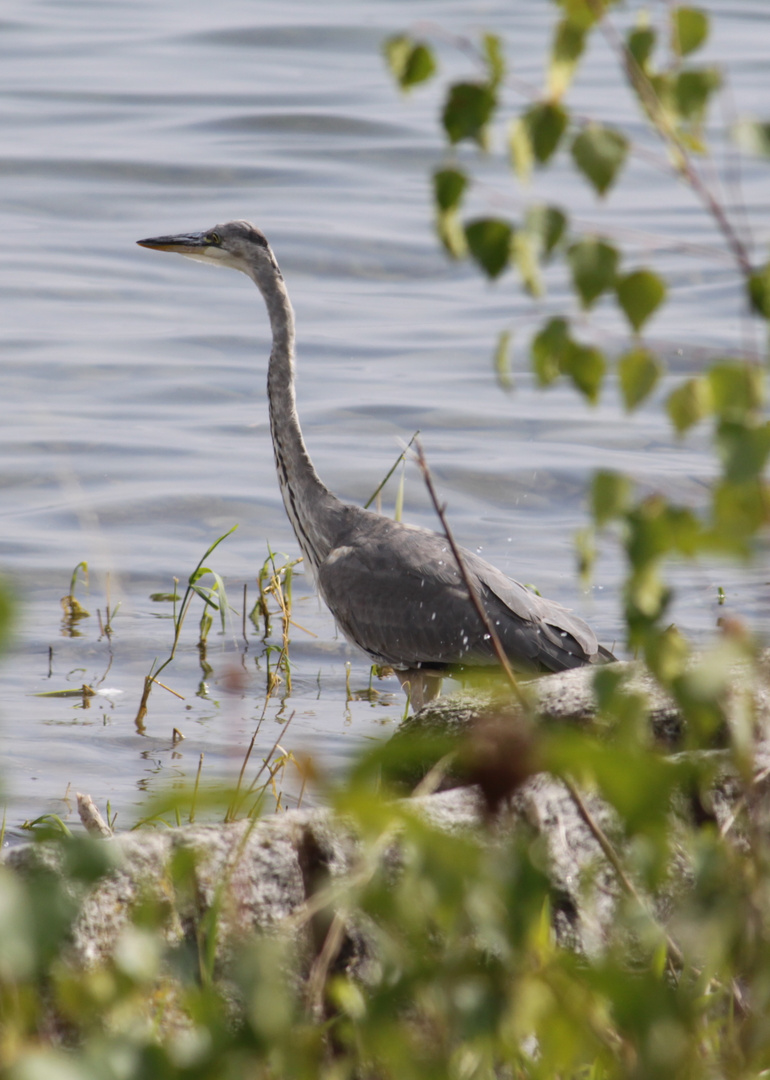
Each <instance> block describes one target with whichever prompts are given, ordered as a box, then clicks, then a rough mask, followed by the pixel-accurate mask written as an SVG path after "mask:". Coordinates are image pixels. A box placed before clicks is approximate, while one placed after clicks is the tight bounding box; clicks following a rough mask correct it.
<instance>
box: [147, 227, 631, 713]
mask: <svg viewBox="0 0 770 1080" xmlns="http://www.w3.org/2000/svg"><path fill="white" fill-rule="evenodd" d="M138 243H139V244H140V245H141V246H142V247H147V248H153V249H156V250H160V251H175V252H178V253H179V254H180V255H186V256H187V257H188V258H191V259H197V260H199V261H200V262H206V263H210V264H213V265H215V266H228V267H231V268H232V269H233V270H240V271H242V272H243V273H244V274H246V275H248V277H250V278H251V280H252V281H253V282H254V284H255V285H256V286H257V288H258V289H259V291H260V292H261V293H262V297H263V299H264V301H265V304H266V306H267V313H268V317H269V320H270V328H271V331H272V338H273V343H272V351H271V353H270V361H269V364H268V369H267V397H268V407H269V413H270V429H271V433H272V439H273V447H274V451H275V464H276V469H277V472H278V483H279V485H280V488H281V494H282V496H283V503H284V506H285V507H286V513H287V514H288V516H289V520H290V521H291V524H292V527H293V529H294V532H295V534H296V537H297V541H298V542H299V546H300V548H301V550H302V554H303V556H304V561H305V565H306V566H307V567H308V568H309V570H310V572H311V573H312V575H313V577H314V579H315V582H316V586H317V588H318V591H319V593H320V594H321V596H322V598H323V599H324V601H325V602H326V605H327V607H328V608H329V610H330V611H331V613H332V615H333V616H334V618H335V620H336V622H337V625H338V626H339V628H340V629H341V631H342V633H343V634H344V635H345V637H346V638H347V639H348V640H349V641H351V642H352V643H353V644H354V645H357V646H358V647H359V648H360V649H362V650H363V651H364V652H365V653H368V655H369V656H370V657H371V659H372V660H373V661H374V662H375V663H377V664H380V665H385V666H388V667H392V668H393V669H394V670H395V672H396V674H397V676H398V678H399V680H400V682H401V685H402V686H403V687H404V689H405V691H406V692H407V694H409V695H410V697H411V703H412V707H413V708H419V707H420V706H421V705H422V704H423V703H424V702H426V701H429V700H431V699H432V698H433V697H435V696H436V695H437V694H438V692H439V690H440V686H441V679H442V677H443V675H444V674H446V673H449V672H451V671H453V670H457V669H468V668H479V667H481V668H484V667H494V666H495V654H494V650H493V647H492V643H491V641H490V635H489V633H488V630H487V629H486V628H485V626H484V624H483V622H482V620H481V619H480V618H479V615H478V613H477V611H476V609H475V608H474V606H473V604H472V603H471V599H470V597H469V595H468V590H467V588H466V586H465V583H464V581H463V580H462V578H461V575H460V573H459V571H458V567H457V565H456V562H455V561H454V559H453V557H452V554H451V552H450V550H449V545H448V542H447V539H446V537H444V536H441V535H440V534H438V533H435V532H430V531H429V530H427V529H422V528H418V527H416V526H414V525H408V524H402V523H400V522H396V521H392V520H391V519H390V518H386V517H383V516H382V515H380V514H376V513H373V512H371V511H369V510H363V509H361V508H360V507H358V506H352V505H349V504H347V503H344V502H342V501H341V500H340V499H338V498H337V496H336V495H334V494H332V492H331V491H329V489H328V488H327V487H326V485H325V484H324V483H323V482H322V481H321V479H320V478H319V476H318V474H317V473H316V471H315V468H314V467H313V463H312V461H311V460H310V455H309V454H308V451H307V448H306V446H305V441H304V439H303V437H302V431H301V429H300V424H299V418H298V416H297V408H296V402H295V395H294V312H293V310H292V306H291V301H290V300H289V294H288V292H287V290H286V284H285V282H284V279H283V275H282V274H281V271H280V269H279V268H278V263H277V262H276V259H275V256H274V255H273V252H272V250H271V248H270V245H269V244H268V242H267V239H266V238H265V236H264V234H263V233H262V232H260V230H259V229H257V228H256V227H255V226H254V225H252V224H251V223H250V222H248V221H230V222H228V223H227V224H223V225H216V226H214V228H213V229H209V230H207V231H205V232H197V233H182V234H179V235H176V236H158V237H154V238H150V239H147V240H139V241H138ZM462 559H463V562H464V564H465V567H466V571H467V574H468V577H469V579H470V581H471V583H472V584H473V587H474V588H475V590H476V592H477V596H478V597H479V599H480V600H481V603H482V605H483V607H484V610H485V611H486V614H487V617H488V619H489V622H490V623H491V625H492V626H494V628H495V630H496V632H497V635H498V637H499V639H500V642H501V644H502V647H503V649H504V651H505V654H506V656H507V657H508V659H509V661H510V664H511V666H512V667H513V668H514V669H516V670H518V671H520V672H525V673H536V672H547V671H561V670H564V669H565V668H572V667H577V666H579V665H582V664H597V663H604V662H606V661H609V660H612V659H614V657H613V656H612V654H611V653H610V652H609V651H608V650H607V649H605V648H604V647H603V646H602V645H600V644H599V642H598V641H597V639H596V635H595V634H594V632H593V630H591V628H590V627H589V626H588V625H587V624H586V623H585V622H583V620H582V619H580V618H578V617H577V616H576V615H573V614H572V613H571V612H570V611H568V610H567V609H566V608H564V607H562V605H561V604H558V603H556V602H555V601H553V600H546V599H545V598H543V597H540V596H538V595H536V594H535V593H533V592H531V591H530V590H529V589H527V588H525V586H523V585H521V584H519V582H517V581H514V580H513V579H512V578H509V577H507V576H506V575H505V574H503V573H502V572H501V571H500V570H498V569H496V568H495V567H494V566H492V565H491V564H490V563H488V562H486V561H485V560H484V559H481V558H479V556H478V555H475V554H474V553H473V552H471V551H462Z"/></svg>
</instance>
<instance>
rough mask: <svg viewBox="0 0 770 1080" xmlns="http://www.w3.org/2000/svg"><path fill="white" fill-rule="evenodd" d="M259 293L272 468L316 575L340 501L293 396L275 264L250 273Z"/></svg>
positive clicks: (287, 310)
mask: <svg viewBox="0 0 770 1080" xmlns="http://www.w3.org/2000/svg"><path fill="white" fill-rule="evenodd" d="M253 280H254V283H255V284H256V286H257V288H258V289H259V291H260V292H261V293H262V295H263V297H264V300H265V304H266V305H267V313H268V316H269V319H270V329H271V330H272V334H273V348H272V351H271V353H270V363H269V366H268V370H267V398H268V405H269V409H270V430H271V433H272V436H273V448H274V452H275V467H276V470H277V472H278V483H279V485H280V488H281V495H282V496H283V504H284V506H285V507H286V513H287V514H288V517H289V520H290V521H291V524H292V527H293V529H294V532H295V535H296V537H297V540H298V541H299V546H300V547H301V549H302V554H303V555H304V557H305V561H306V563H307V564H308V565H309V567H310V570H311V571H312V572H313V573H315V571H316V569H317V567H318V566H319V564H320V563H321V562H322V561H323V560H324V559H325V558H326V556H327V555H328V554H329V552H330V551H331V549H332V547H333V546H334V532H335V522H336V518H337V515H336V513H335V511H336V510H337V509H338V508H339V507H341V505H342V504H341V503H340V501H339V499H337V497H336V496H335V495H332V493H331V492H330V491H329V489H328V488H327V487H326V486H325V485H324V484H323V483H322V482H321V480H320V478H319V476H318V474H317V472H316V471H315V469H314V468H313V463H312V461H311V460H310V455H309V454H308V452H307V447H306V446H305V440H304V439H303V438H302V430H301V428H300V426H299V417H298V416H297V405H296V400H295V396H294V312H293V310H292V306H291V301H290V300H289V294H288V293H287V291H286V286H285V284H284V281H283V277H282V276H281V273H280V271H279V270H278V269H277V268H276V272H275V274H274V275H271V277H270V278H269V280H267V281H263V280H260V276H258V275H256V274H255V275H254V276H253Z"/></svg>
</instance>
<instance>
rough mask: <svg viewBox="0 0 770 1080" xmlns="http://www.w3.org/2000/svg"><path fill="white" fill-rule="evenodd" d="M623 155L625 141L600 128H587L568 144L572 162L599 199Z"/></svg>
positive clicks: (626, 144) (616, 172) (610, 130)
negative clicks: (591, 185) (570, 145)
mask: <svg viewBox="0 0 770 1080" xmlns="http://www.w3.org/2000/svg"><path fill="white" fill-rule="evenodd" d="M627 153H628V140H627V139H626V137H625V136H624V135H622V134H621V133H620V132H619V131H615V130H614V128H608V127H604V126H603V125H602V124H595V123H591V124H587V125H586V126H585V127H584V128H583V130H582V131H581V132H580V134H579V135H578V136H577V137H576V139H575V140H574V142H573V143H572V160H573V161H574V162H575V164H576V165H577V167H578V168H579V169H580V171H581V172H582V173H583V174H584V175H585V176H586V177H587V178H588V179H589V180H590V182H591V183H592V184H593V186H594V188H595V189H596V191H597V192H598V193H599V194H600V195H604V193H605V192H606V191H607V190H608V189H609V188H610V186H611V185H612V184H613V183H614V181H615V178H616V176H617V174H618V171H619V170H620V169H621V167H622V165H623V163H624V162H625V160H626V154H627Z"/></svg>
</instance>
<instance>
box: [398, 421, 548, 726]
mask: <svg viewBox="0 0 770 1080" xmlns="http://www.w3.org/2000/svg"><path fill="white" fill-rule="evenodd" d="M414 447H415V452H416V454H417V463H418V465H419V466H420V471H421V472H422V475H423V479H424V480H425V486H426V488H427V489H428V494H429V495H430V498H431V502H432V503H433V508H434V510H435V511H436V515H437V517H438V519H439V521H440V522H441V528H442V529H443V530H444V536H446V538H447V542H448V544H449V547H450V548H451V549H452V555H453V556H454V560H455V563H456V564H457V569H458V570H459V571H460V577H461V578H462V579H463V584H464V585H465V588H466V589H467V591H468V596H469V597H470V601H471V603H472V604H473V606H474V608H475V609H476V614H477V615H478V617H479V620H480V622H481V625H482V626H483V627H484V631H485V633H486V634H487V635H488V636H489V640H490V641H491V642H492V648H493V649H494V650H495V656H496V657H497V660H498V663H499V664H500V667H501V668H502V669H503V671H504V672H505V675H506V677H507V679H508V682H509V683H510V685H511V689H512V690H513V692H514V694H515V696H516V698H517V699H518V701H519V704H521V705H526V704H527V702H526V698H525V697H524V694H523V693H522V690H521V687H520V686H519V681H518V679H517V678H516V676H515V674H514V672H513V668H512V667H511V665H510V661H509V660H508V657H507V656H506V655H505V651H504V650H503V646H502V644H501V643H500V638H499V637H498V636H497V633H496V631H495V628H494V626H492V623H491V622H490V621H489V616H488V615H487V613H486V611H485V610H484V605H483V604H482V603H481V600H480V599H479V595H478V593H477V591H476V588H475V586H474V584H473V582H472V581H471V579H470V577H469V575H468V571H467V570H466V568H465V563H464V562H463V557H462V554H461V552H460V549H459V547H458V546H457V544H456V542H455V538H454V536H453V535H452V530H451V529H450V528H449V522H448V521H447V517H446V507H445V506H443V505H442V504H441V503H440V502H439V500H438V495H437V494H436V489H435V487H434V486H433V478H432V477H431V474H430V469H429V468H428V462H427V461H426V458H425V454H424V453H423V449H422V443H421V442H420V440H419V439H415V441H414Z"/></svg>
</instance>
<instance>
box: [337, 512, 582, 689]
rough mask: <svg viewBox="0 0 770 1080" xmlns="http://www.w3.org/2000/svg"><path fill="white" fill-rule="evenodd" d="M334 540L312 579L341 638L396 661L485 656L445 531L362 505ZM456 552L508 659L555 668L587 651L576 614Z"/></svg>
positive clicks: (488, 659)
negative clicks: (359, 517)
mask: <svg viewBox="0 0 770 1080" xmlns="http://www.w3.org/2000/svg"><path fill="white" fill-rule="evenodd" d="M344 541H345V542H343V543H339V544H338V545H337V546H336V547H335V548H333V550H332V551H331V552H330V553H329V555H328V557H327V558H326V559H325V560H324V561H323V562H322V563H321V565H320V566H319V568H318V584H319V588H320V590H321V594H322V595H323V597H324V599H325V601H326V603H327V604H328V606H329V608H330V609H331V611H332V614H333V615H334V617H335V618H336V620H337V622H338V624H339V626H340V628H341V630H342V631H343V633H344V634H345V636H346V637H347V638H348V639H349V640H351V641H353V642H354V643H355V644H357V645H358V646H359V647H360V648H362V649H364V650H365V651H366V652H368V653H369V654H370V655H371V656H373V657H374V658H375V659H377V660H378V661H379V662H381V663H388V664H392V665H393V666H394V667H399V668H414V667H419V666H423V667H431V666H434V667H439V668H440V667H445V666H448V665H456V664H471V665H478V664H490V663H494V661H495V656H494V650H493V648H492V644H491V642H490V640H489V638H488V636H487V634H486V631H485V628H484V626H483V625H482V623H481V620H480V619H479V617H478V615H477V613H476V611H475V608H474V607H473V605H472V603H471V601H470V598H469V596H468V592H467V589H466V587H465V584H464V582H463V580H462V578H461V576H460V574H459V571H458V569H457V566H456V565H455V562H454V558H453V556H452V552H451V549H450V548H449V544H448V543H447V541H446V539H445V538H443V537H441V536H439V535H438V534H436V533H431V532H428V531H427V530H424V529H416V528H413V527H410V526H405V525H400V524H398V523H397V522H392V521H389V520H388V519H387V518H382V517H379V516H378V515H372V514H367V515H366V518H365V519H364V520H363V521H362V522H361V523H359V526H358V527H356V528H353V529H350V530H349V531H348V532H347V534H346V535H345V536H344ZM463 557H464V561H465V565H466V567H467V570H468V573H469V575H470V577H471V580H472V582H473V584H474V586H475V588H476V590H477V592H478V594H479V597H480V598H481V600H482V603H483V604H484V607H485V609H486V611H487V615H488V617H489V619H490V620H491V622H492V624H493V625H494V626H495V629H496V631H497V633H498V635H499V637H500V639H501V642H502V644H503V648H504V649H505V652H506V654H507V656H508V657H509V659H510V660H511V662H512V663H513V664H514V666H516V667H518V668H519V669H523V670H532V671H538V670H560V669H561V668H564V667H572V666H575V665H577V664H582V663H586V661H587V660H588V659H589V657H590V655H591V654H592V653H595V652H596V650H597V643H596V638H595V637H594V635H593V633H592V632H591V631H590V629H589V628H588V627H587V626H586V625H585V623H583V622H582V621H581V620H580V619H577V618H576V617H575V616H573V615H571V614H570V613H569V612H568V611H566V609H564V608H562V607H561V606H560V605H559V604H555V603H553V602H550V601H547V600H542V599H541V598H540V597H538V596H535V595H534V594H533V593H531V592H530V591H529V590H528V589H525V588H524V586H523V585H520V584H519V583H518V582H516V581H513V580H511V579H510V578H507V577H506V576H505V575H504V574H502V573H501V572H500V571H499V570H496V569H495V567H493V566H491V565H490V564H489V563H487V562H485V561H484V560H483V559H480V558H479V557H478V556H477V555H474V554H473V553H472V552H468V551H464V552H463Z"/></svg>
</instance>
